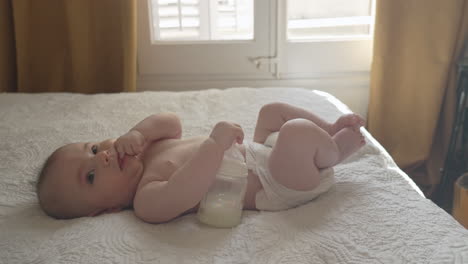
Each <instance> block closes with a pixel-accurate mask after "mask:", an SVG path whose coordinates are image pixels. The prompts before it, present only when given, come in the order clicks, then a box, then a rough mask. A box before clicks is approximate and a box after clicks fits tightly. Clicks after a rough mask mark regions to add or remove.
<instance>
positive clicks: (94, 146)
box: [91, 145, 98, 154]
mask: <svg viewBox="0 0 468 264" xmlns="http://www.w3.org/2000/svg"><path fill="white" fill-rule="evenodd" d="M91 151H92V152H93V154H97V152H98V148H97V145H93V146H92V147H91Z"/></svg>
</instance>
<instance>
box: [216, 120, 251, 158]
mask: <svg viewBox="0 0 468 264" xmlns="http://www.w3.org/2000/svg"><path fill="white" fill-rule="evenodd" d="M210 137H211V138H212V139H213V140H214V141H215V142H216V143H217V144H218V145H219V146H220V147H221V148H222V149H223V151H225V150H227V149H228V148H230V147H231V146H232V144H233V143H234V141H236V142H237V143H239V144H242V141H243V140H244V131H242V128H241V127H240V126H239V125H238V124H234V123H229V122H225V121H222V122H219V123H217V124H216V125H215V127H214V128H213V130H212V131H211V134H210Z"/></svg>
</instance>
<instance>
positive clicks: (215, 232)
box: [0, 88, 468, 263]
mask: <svg viewBox="0 0 468 264" xmlns="http://www.w3.org/2000/svg"><path fill="white" fill-rule="evenodd" d="M272 101H282V102H287V103H292V104H295V105H298V106H301V107H305V108H308V109H310V110H312V111H314V112H315V113H317V114H319V115H320V116H322V117H323V118H324V119H326V120H328V121H334V120H335V119H336V118H337V117H338V116H339V115H340V114H341V113H342V112H346V111H349V110H348V109H347V108H346V106H344V105H343V104H342V103H340V102H339V101H338V100H337V99H336V98H334V97H333V96H330V95H328V94H326V93H322V92H318V91H309V90H305V89H293V88H261V89H252V88H235V89H227V90H224V91H221V90H215V89H213V90H206V91H202V92H181V93H171V92H143V93H130V94H128V93H126V94H111V95H102V94H100V95H79V94H63V93H62V94H60V93H59V94H35V95H32V94H1V95H0V263H468V232H467V231H466V230H465V229H464V228H463V227H462V226H461V225H459V224H458V223H457V222H456V221H455V220H454V219H453V218H452V217H451V216H450V215H448V214H447V213H445V212H444V211H443V210H441V209H440V208H438V207H437V206H436V205H434V204H433V203H432V202H431V201H430V200H428V199H426V198H424V196H423V195H422V194H421V192H420V191H419V190H418V189H417V187H416V186H415V185H414V183H413V182H412V181H411V180H410V179H409V178H408V176H406V175H405V174H404V173H403V172H402V171H401V170H399V169H398V167H397V166H396V165H395V163H394V162H393V160H392V159H391V158H390V156H389V155H388V154H387V153H386V152H385V150H384V149H383V148H382V147H381V146H380V145H379V144H378V143H377V142H376V141H375V139H373V138H372V136H371V135H370V134H369V133H367V132H366V131H365V134H366V139H367V145H366V146H365V147H364V148H362V149H361V150H360V151H359V152H358V153H356V154H354V155H352V156H351V157H350V158H348V159H347V160H346V161H345V162H344V163H342V164H340V165H338V166H336V168H335V172H336V179H337V183H336V185H335V186H334V187H333V188H332V189H331V190H330V191H329V192H328V193H326V194H324V195H323V196H321V197H319V198H318V199H316V200H315V201H313V202H310V203H308V204H306V205H303V206H300V207H298V208H294V209H290V210H287V211H282V212H253V211H249V212H245V213H244V216H243V220H242V223H241V225H239V226H238V227H236V228H233V229H215V228H210V227H207V226H204V225H202V224H200V223H199V222H198V221H197V219H196V217H195V216H194V215H187V216H184V217H181V218H179V219H177V220H175V221H172V222H170V223H167V224H160V225H151V224H146V223H143V222H142V221H140V220H138V219H137V218H136V217H135V216H134V215H133V213H132V211H125V212H121V213H115V214H107V215H102V216H99V217H94V218H89V217H86V218H80V219H73V220H55V219H51V218H49V217H47V216H46V215H45V214H44V213H43V212H42V211H41V210H40V209H39V207H38V204H37V200H36V192H35V183H36V179H37V173H38V172H39V170H40V168H41V166H42V164H43V162H44V160H45V159H46V157H47V156H48V155H49V154H50V153H51V152H52V151H53V150H54V149H55V148H56V147H58V146H61V145H63V144H65V143H69V142H74V141H92V140H101V139H104V138H108V137H117V136H119V135H120V134H122V133H124V132H125V131H127V130H128V129H129V128H131V127H132V126H133V125H134V124H136V123H137V122H138V121H140V120H141V119H142V118H144V117H146V116H147V115H149V114H152V113H157V112H162V111H172V112H176V113H178V114H179V115H180V117H181V119H182V122H183V129H184V136H185V137H188V136H195V135H207V134H208V133H209V132H210V130H211V128H212V126H213V125H214V124H215V123H216V122H217V121H220V120H230V121H235V122H237V123H239V124H241V125H242V127H243V128H244V131H245V134H246V140H250V139H251V138H252V135H253V130H254V125H255V120H256V115H257V112H258V110H259V109H260V107H261V106H262V105H263V104H265V103H268V102H272Z"/></svg>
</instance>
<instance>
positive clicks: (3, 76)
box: [0, 0, 16, 92]
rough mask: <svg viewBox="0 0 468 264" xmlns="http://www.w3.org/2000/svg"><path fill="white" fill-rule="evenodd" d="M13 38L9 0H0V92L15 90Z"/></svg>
mask: <svg viewBox="0 0 468 264" xmlns="http://www.w3.org/2000/svg"><path fill="white" fill-rule="evenodd" d="M15 52H16V51H15V39H14V33H13V14H12V8H11V2H10V0H0V92H13V91H15V90H16V59H15Z"/></svg>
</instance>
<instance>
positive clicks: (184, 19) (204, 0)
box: [151, 0, 254, 41]
mask: <svg viewBox="0 0 468 264" xmlns="http://www.w3.org/2000/svg"><path fill="white" fill-rule="evenodd" d="M253 5H254V2H253V1H252V0H151V6H152V8H151V10H152V16H153V21H154V24H153V29H152V30H153V32H154V36H156V41H164V40H191V41H193V40H247V39H253V28H254V25H253V23H254V22H253V21H254V15H253Z"/></svg>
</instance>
